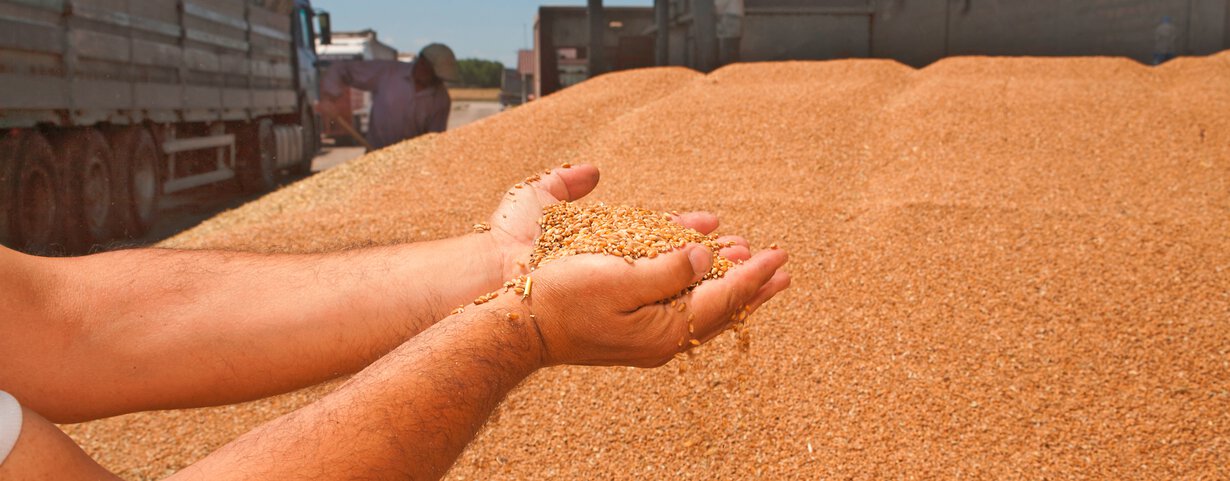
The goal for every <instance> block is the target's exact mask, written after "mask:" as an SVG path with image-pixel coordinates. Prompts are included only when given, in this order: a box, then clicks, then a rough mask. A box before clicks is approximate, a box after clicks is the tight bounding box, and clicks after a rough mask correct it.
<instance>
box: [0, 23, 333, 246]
mask: <svg viewBox="0 0 1230 481" xmlns="http://www.w3.org/2000/svg"><path fill="white" fill-rule="evenodd" d="M329 23H330V22H329V15H328V13H327V12H322V11H317V10H314V9H313V8H312V6H311V4H310V2H309V1H308V0H0V243H3V244H5V245H8V246H11V247H14V248H18V249H22V250H26V251H29V252H42V253H47V252H57V251H58V252H67V253H73V252H81V251H84V250H87V249H90V248H91V247H92V246H96V245H100V244H104V245H105V244H107V243H108V242H111V241H114V240H116V239H120V238H125V237H128V238H131V237H137V236H140V235H142V234H143V233H144V232H145V231H146V230H148V229H149V228H150V226H151V225H152V224H153V223H154V222H155V220H156V216H157V214H158V209H157V206H158V202H159V198H160V197H161V196H163V195H166V194H171V193H174V192H179V191H183V190H187V189H192V188H196V187H201V186H205V185H210V184H216V183H220V182H238V184H239V185H240V187H241V188H242V189H243V190H244V191H247V192H263V191H268V190H271V189H273V188H274V187H276V185H277V183H278V182H279V181H280V180H281V175H282V172H284V171H285V172H290V173H306V172H307V171H309V170H310V167H311V162H312V158H313V157H314V155H315V153H316V151H317V149H318V147H319V142H320V138H319V135H318V130H319V129H318V127H317V126H318V125H319V119H318V117H317V114H316V112H315V109H314V107H313V106H314V104H315V102H317V101H318V100H319V85H318V74H317V65H316V62H317V55H316V51H315V45H316V38H317V36H318V35H319V37H320V39H321V41H322V43H325V44H328V43H329V40H330V35H331V32H330V29H329ZM317 25H319V29H317V28H316V26H317Z"/></svg>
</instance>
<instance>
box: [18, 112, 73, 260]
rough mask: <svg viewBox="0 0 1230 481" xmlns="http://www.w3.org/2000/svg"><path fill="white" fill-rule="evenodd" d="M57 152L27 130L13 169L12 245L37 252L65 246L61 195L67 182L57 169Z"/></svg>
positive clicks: (45, 251)
mask: <svg viewBox="0 0 1230 481" xmlns="http://www.w3.org/2000/svg"><path fill="white" fill-rule="evenodd" d="M55 157H56V156H55V152H54V151H53V150H52V149H51V144H50V143H48V142H47V139H46V138H44V137H43V135H42V134H40V133H38V132H25V133H24V134H23V135H22V140H21V147H20V148H19V149H18V153H17V159H16V160H17V161H16V166H15V168H14V169H13V172H14V176H13V181H14V183H13V184H12V190H13V213H14V215H13V217H12V219H11V220H10V227H11V229H10V232H9V234H10V235H11V236H12V238H13V239H14V241H13V242H14V243H13V245H14V246H16V247H17V248H19V249H21V250H24V251H26V252H30V253H35V254H46V253H50V252H51V250H52V249H53V248H57V247H62V246H63V242H64V235H63V232H64V229H63V227H64V220H63V218H62V215H61V210H62V209H61V203H62V200H61V196H60V193H61V192H64V190H65V189H64V182H63V181H62V177H61V175H60V172H59V171H58V170H57V169H56V164H55Z"/></svg>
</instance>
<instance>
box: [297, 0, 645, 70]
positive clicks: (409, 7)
mask: <svg viewBox="0 0 1230 481" xmlns="http://www.w3.org/2000/svg"><path fill="white" fill-rule="evenodd" d="M584 4H585V1H584V0H556V1H547V2H543V1H541V0H487V1H478V0H443V1H441V0H435V1H426V0H412V1H406V0H401V1H397V0H349V1H345V0H313V1H312V6H313V7H315V8H318V9H324V10H328V11H329V13H331V14H332V15H333V29H334V30H362V29H365V28H371V29H373V30H375V31H376V32H377V33H378V34H379V35H380V41H382V42H384V43H387V44H390V45H392V46H394V47H396V48H397V50H398V51H399V52H406V51H415V52H417V51H418V49H419V48H421V47H422V46H423V45H427V44H428V43H431V42H442V43H444V44H447V45H448V46H449V47H452V48H453V51H454V52H456V54H457V57H458V58H470V57H477V58H484V59H490V60H499V61H501V62H504V64H505V65H506V66H508V67H514V66H515V65H516V58H517V49H519V48H532V47H533V35H534V32H533V30H534V15H535V14H536V13H537V12H538V6H539V5H584ZM603 5H608V6H626V5H631V6H644V7H648V6H651V5H653V0H605V1H604V2H603Z"/></svg>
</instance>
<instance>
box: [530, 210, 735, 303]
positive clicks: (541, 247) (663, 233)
mask: <svg viewBox="0 0 1230 481" xmlns="http://www.w3.org/2000/svg"><path fill="white" fill-rule="evenodd" d="M538 225H539V227H541V228H542V234H540V235H539V236H538V240H537V241H536V242H535V243H534V252H533V254H531V255H530V262H529V268H530V270H534V269H536V268H538V267H539V266H541V265H542V264H544V263H547V262H550V261H552V260H555V259H559V258H563V257H567V256H572V255H577V254H606V255H610V256H616V257H622V258H623V259H624V260H625V261H627V262H628V263H629V264H631V263H633V262H634V261H635V260H636V259H640V258H644V257H647V258H651V259H652V258H654V257H657V256H658V254H662V253H665V252H669V251H671V250H673V249H679V248H682V247H683V246H685V245H687V244H689V243H696V244H701V245H704V246H705V247H707V248H709V249H710V250H711V251H713V267H712V268H710V269H709V272H708V273H707V274H705V277H704V278H703V279H702V280H701V282H703V281H704V280H707V279H716V278H720V277H722V276H724V275H725V274H726V271H727V270H729V269H730V268H731V267H733V266H734V262H731V261H730V259H727V258H725V257H722V256H721V255H719V254H718V252H719V251H721V250H722V249H723V248H726V247H730V246H731V245H732V244H728V243H722V242H718V241H717V236H714V235H706V234H702V233H700V232H697V231H696V230H694V229H690V228H688V227H684V226H683V225H681V224H679V223H677V222H675V221H674V219H673V218H672V215H671V214H669V213H666V212H655V211H651V210H647V209H641V208H638V207H628V206H611V205H606V204H603V203H597V204H593V205H588V206H581V205H578V204H575V203H572V202H561V203H558V204H554V205H551V206H548V207H547V208H546V209H543V213H542V218H541V219H539V221H538ZM696 285H699V282H698V283H697V284H693V285H692V286H690V287H688V288H687V289H685V290H684V291H683V292H681V293H680V295H682V294H686V293H687V292H689V291H691V290H692V289H693V288H695V287H696Z"/></svg>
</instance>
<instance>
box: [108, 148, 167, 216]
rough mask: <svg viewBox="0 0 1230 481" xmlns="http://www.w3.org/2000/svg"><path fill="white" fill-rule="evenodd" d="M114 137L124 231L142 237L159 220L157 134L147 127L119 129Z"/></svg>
mask: <svg viewBox="0 0 1230 481" xmlns="http://www.w3.org/2000/svg"><path fill="white" fill-rule="evenodd" d="M110 140H111V151H112V152H113V153H114V156H115V157H114V160H115V162H114V164H112V165H113V169H112V172H113V173H114V174H115V177H114V178H116V179H119V181H118V182H116V184H117V185H118V186H119V188H118V189H117V190H116V192H117V195H116V199H117V202H116V205H117V207H118V210H119V214H120V215H119V216H118V217H119V221H120V226H121V235H122V236H123V237H125V238H128V239H133V238H137V237H141V236H143V235H145V234H146V233H148V232H149V230H150V229H151V228H152V227H153V226H154V223H155V222H157V221H158V202H159V200H160V199H162V156H161V155H160V154H159V152H158V144H157V143H155V142H154V136H153V135H151V134H150V133H149V130H147V129H146V128H145V127H141V126H133V127H128V128H125V129H122V130H117V131H115V132H113V134H112V135H111V139H110Z"/></svg>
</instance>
